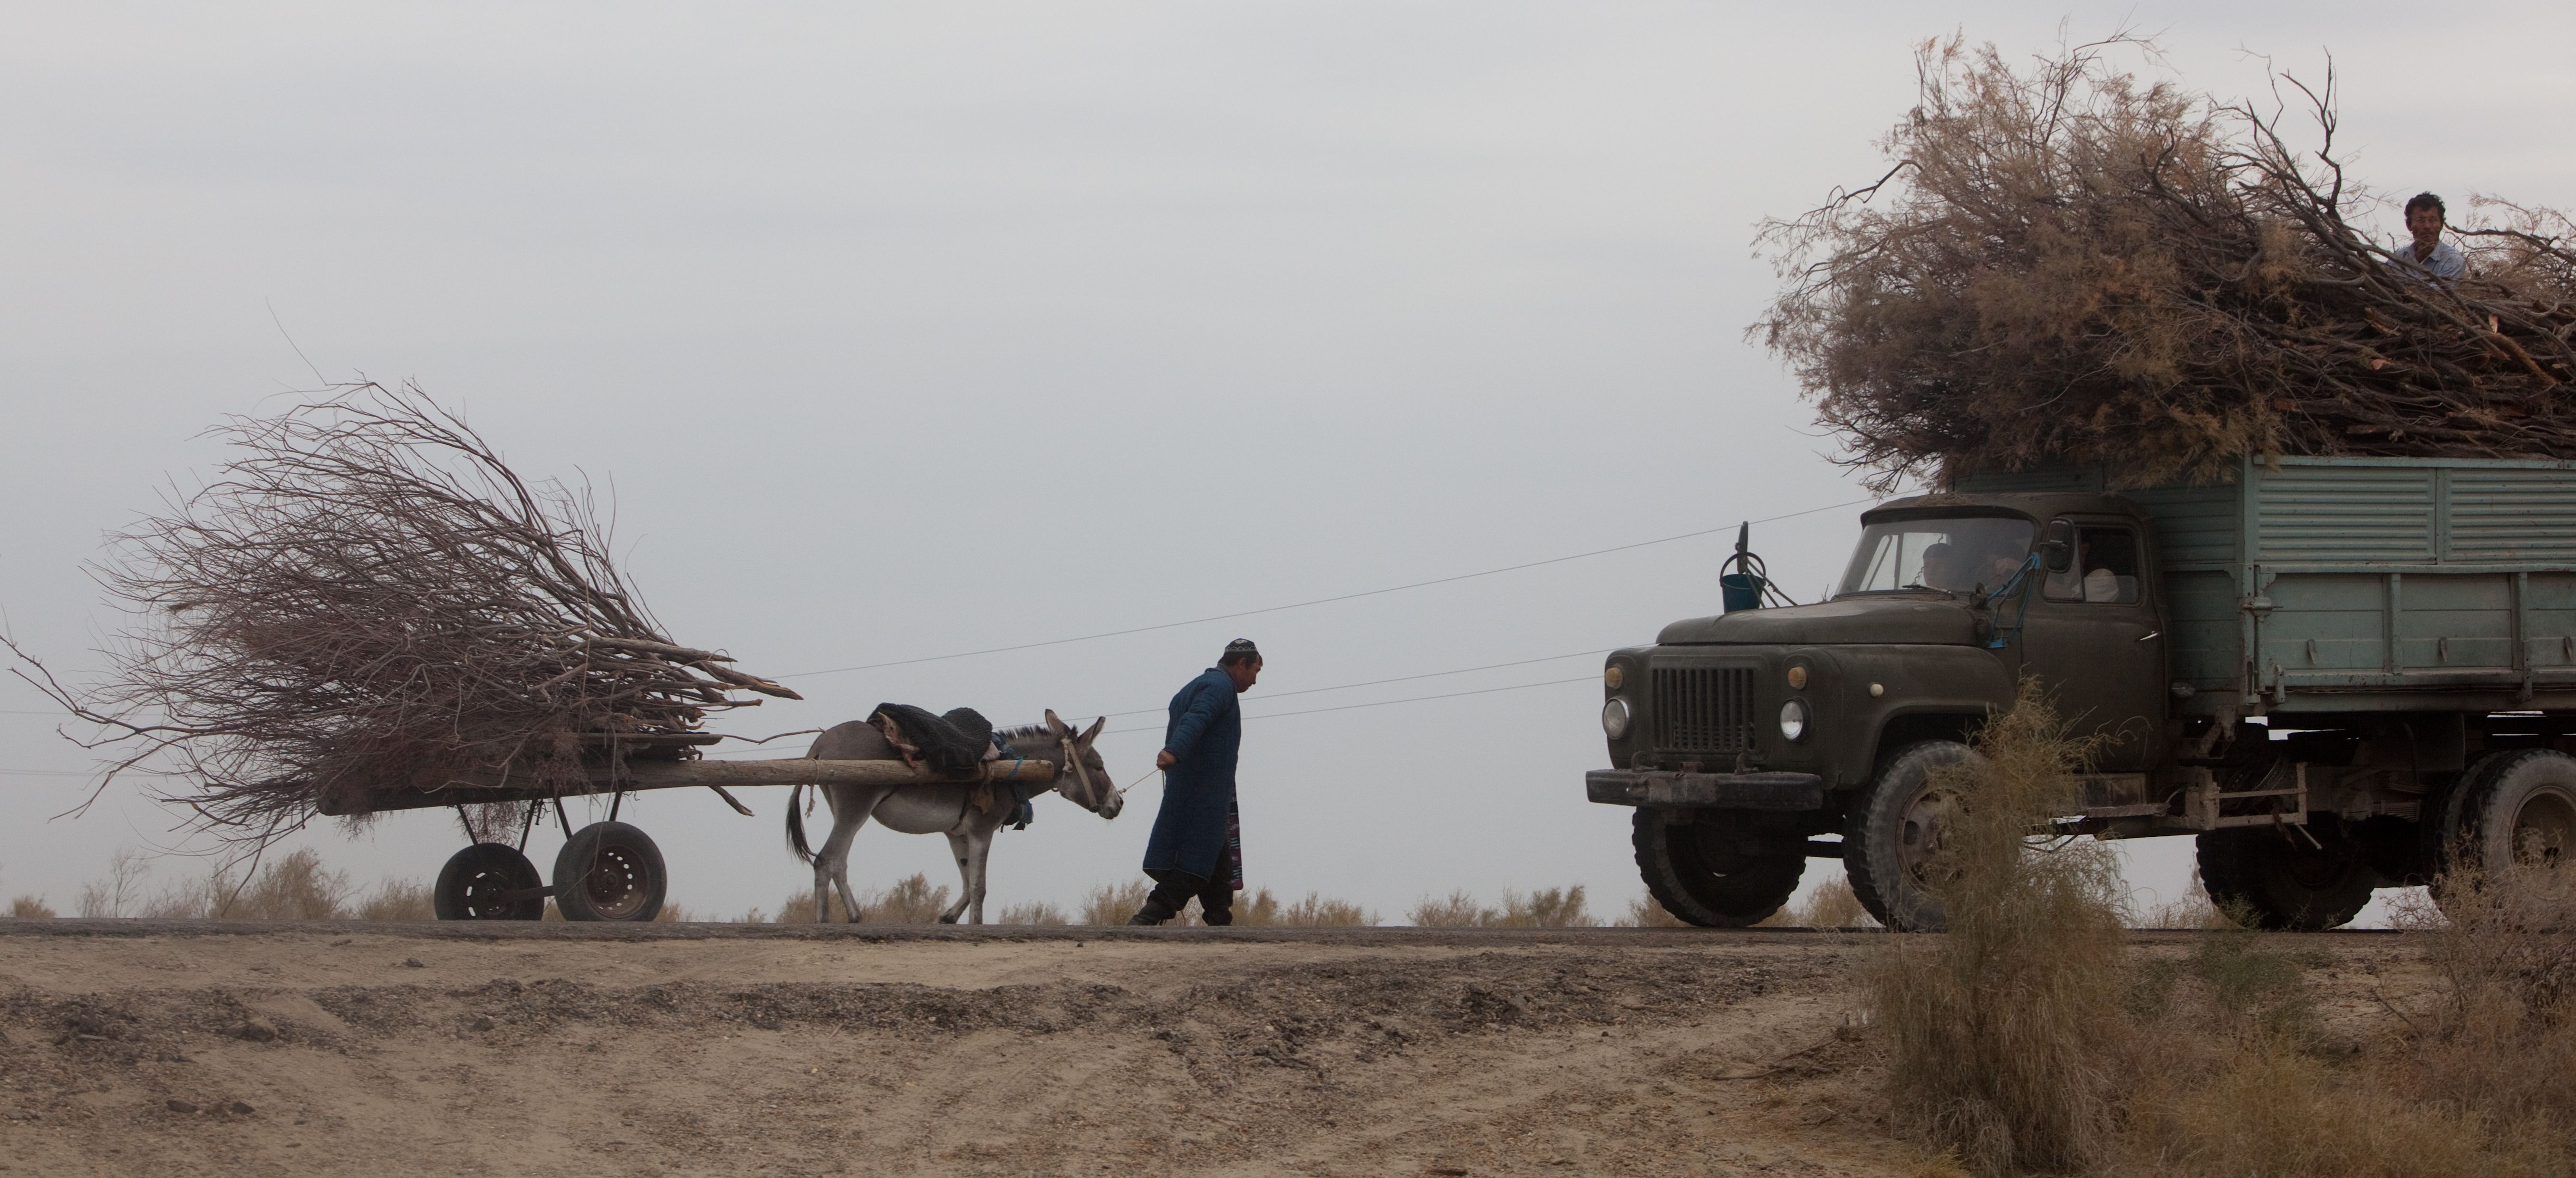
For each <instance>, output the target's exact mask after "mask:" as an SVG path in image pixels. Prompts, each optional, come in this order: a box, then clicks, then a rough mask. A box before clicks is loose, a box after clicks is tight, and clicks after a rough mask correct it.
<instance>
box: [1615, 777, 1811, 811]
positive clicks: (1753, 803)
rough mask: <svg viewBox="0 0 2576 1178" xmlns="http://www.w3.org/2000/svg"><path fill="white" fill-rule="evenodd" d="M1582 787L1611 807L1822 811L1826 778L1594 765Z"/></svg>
mask: <svg viewBox="0 0 2576 1178" xmlns="http://www.w3.org/2000/svg"><path fill="white" fill-rule="evenodd" d="M1583 791H1584V793H1586V794H1588V795H1590V797H1591V799H1592V800H1593V801H1596V802H1601V803H1603V804H1605V805H1612V806H1715V807H1723V808H1725V809H1729V810H1822V809H1824V808H1825V779H1824V778H1822V777H1819V776H1817V775H1815V774H1813V773H1677V772H1673V771H1671V770H1652V769H1650V770H1633V769H1595V770H1592V771H1591V772H1589V773H1586V774H1584V775H1583Z"/></svg>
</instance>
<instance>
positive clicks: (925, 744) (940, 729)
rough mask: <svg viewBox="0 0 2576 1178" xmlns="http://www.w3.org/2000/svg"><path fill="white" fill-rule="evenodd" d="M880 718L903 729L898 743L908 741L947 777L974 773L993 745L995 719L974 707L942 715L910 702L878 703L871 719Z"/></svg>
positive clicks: (876, 719) (925, 761)
mask: <svg viewBox="0 0 2576 1178" xmlns="http://www.w3.org/2000/svg"><path fill="white" fill-rule="evenodd" d="M880 719H884V720H892V721H893V722H894V726H895V728H896V729H897V730H898V731H899V732H900V733H901V738H900V739H899V740H898V741H897V743H898V744H902V745H909V746H910V749H911V751H912V753H913V754H914V755H915V756H918V757H919V758H921V760H922V763H924V764H926V765H929V766H930V767H931V769H932V770H934V771H936V772H938V773H940V774H942V775H944V776H948V777H955V778H959V779H964V778H969V777H973V776H975V772H976V771H975V767H976V766H977V765H979V764H982V763H983V760H984V754H985V753H986V752H988V751H990V750H991V749H992V747H993V722H992V721H990V720H987V719H985V718H984V716H983V713H981V712H978V711H976V710H975V709H973V708H956V709H954V710H951V711H950V712H949V713H948V714H947V715H944V716H941V715H933V714H932V713H931V711H930V709H928V708H916V707H914V706H912V705H911V704H878V705H877V710H876V711H874V712H871V713H869V715H868V723H870V724H877V723H879V722H880ZM888 736H889V737H892V736H894V734H893V733H889V734H888Z"/></svg>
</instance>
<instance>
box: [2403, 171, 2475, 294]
mask: <svg viewBox="0 0 2576 1178" xmlns="http://www.w3.org/2000/svg"><path fill="white" fill-rule="evenodd" d="M2449 213H2450V210H2449V209H2447V208H2444V207H2443V205H2442V198H2441V197H2438V196H2435V195H2433V194H2432V193H2429V192H2418V193H2416V194H2415V195H2414V196H2412V197H2409V198H2408V199H2407V201H2406V231H2407V232H2408V233H2412V234H2414V235H2415V244H2414V245H2412V246H2410V247H2408V248H2405V249H2401V250H2399V251H2397V253H2396V255H2395V256H2396V258H2397V261H2398V264H2399V265H2401V266H2403V267H2406V268H2409V269H2412V270H2414V271H2416V272H2418V273H2420V274H2425V275H2429V276H2431V277H2434V278H2441V279H2457V278H2463V277H2466V276H2467V275H2468V272H2469V262H2468V259H2466V258H2463V257H2461V256H2460V251H2458V250H2456V249H2453V248H2451V246H2450V244H2449V243H2447V242H2445V241H2443V240H2442V229H2443V228H2444V222H2445V220H2446V218H2447V217H2448V216H2449Z"/></svg>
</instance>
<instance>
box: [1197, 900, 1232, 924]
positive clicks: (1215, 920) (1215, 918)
mask: <svg viewBox="0 0 2576 1178" xmlns="http://www.w3.org/2000/svg"><path fill="white" fill-rule="evenodd" d="M1199 919H1200V920H1204V921H1206V922H1208V924H1209V925H1211V926H1213V927H1217V928H1222V927H1224V926H1226V925H1229V924H1233V923H1234V909H1233V907H1231V906H1226V905H1220V906H1218V907H1215V908H1210V907H1208V902H1207V897H1205V896H1201V897H1199Z"/></svg>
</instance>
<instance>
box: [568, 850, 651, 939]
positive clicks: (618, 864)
mask: <svg viewBox="0 0 2576 1178" xmlns="http://www.w3.org/2000/svg"><path fill="white" fill-rule="evenodd" d="M581 894H582V898H583V899H585V900H588V901H590V909H591V911H593V912H596V913H598V914H599V916H600V918H601V919H603V920H624V919H626V918H628V917H630V916H633V915H635V914H636V913H637V912H640V911H643V908H644V902H645V899H646V897H645V894H644V861H643V857H642V856H640V855H638V854H636V853H635V848H633V847H627V846H620V845H618V844H616V843H607V844H604V845H602V846H601V847H600V848H599V851H598V853H597V854H595V855H593V856H591V861H590V870H588V871H585V872H583V873H582V876H581Z"/></svg>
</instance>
